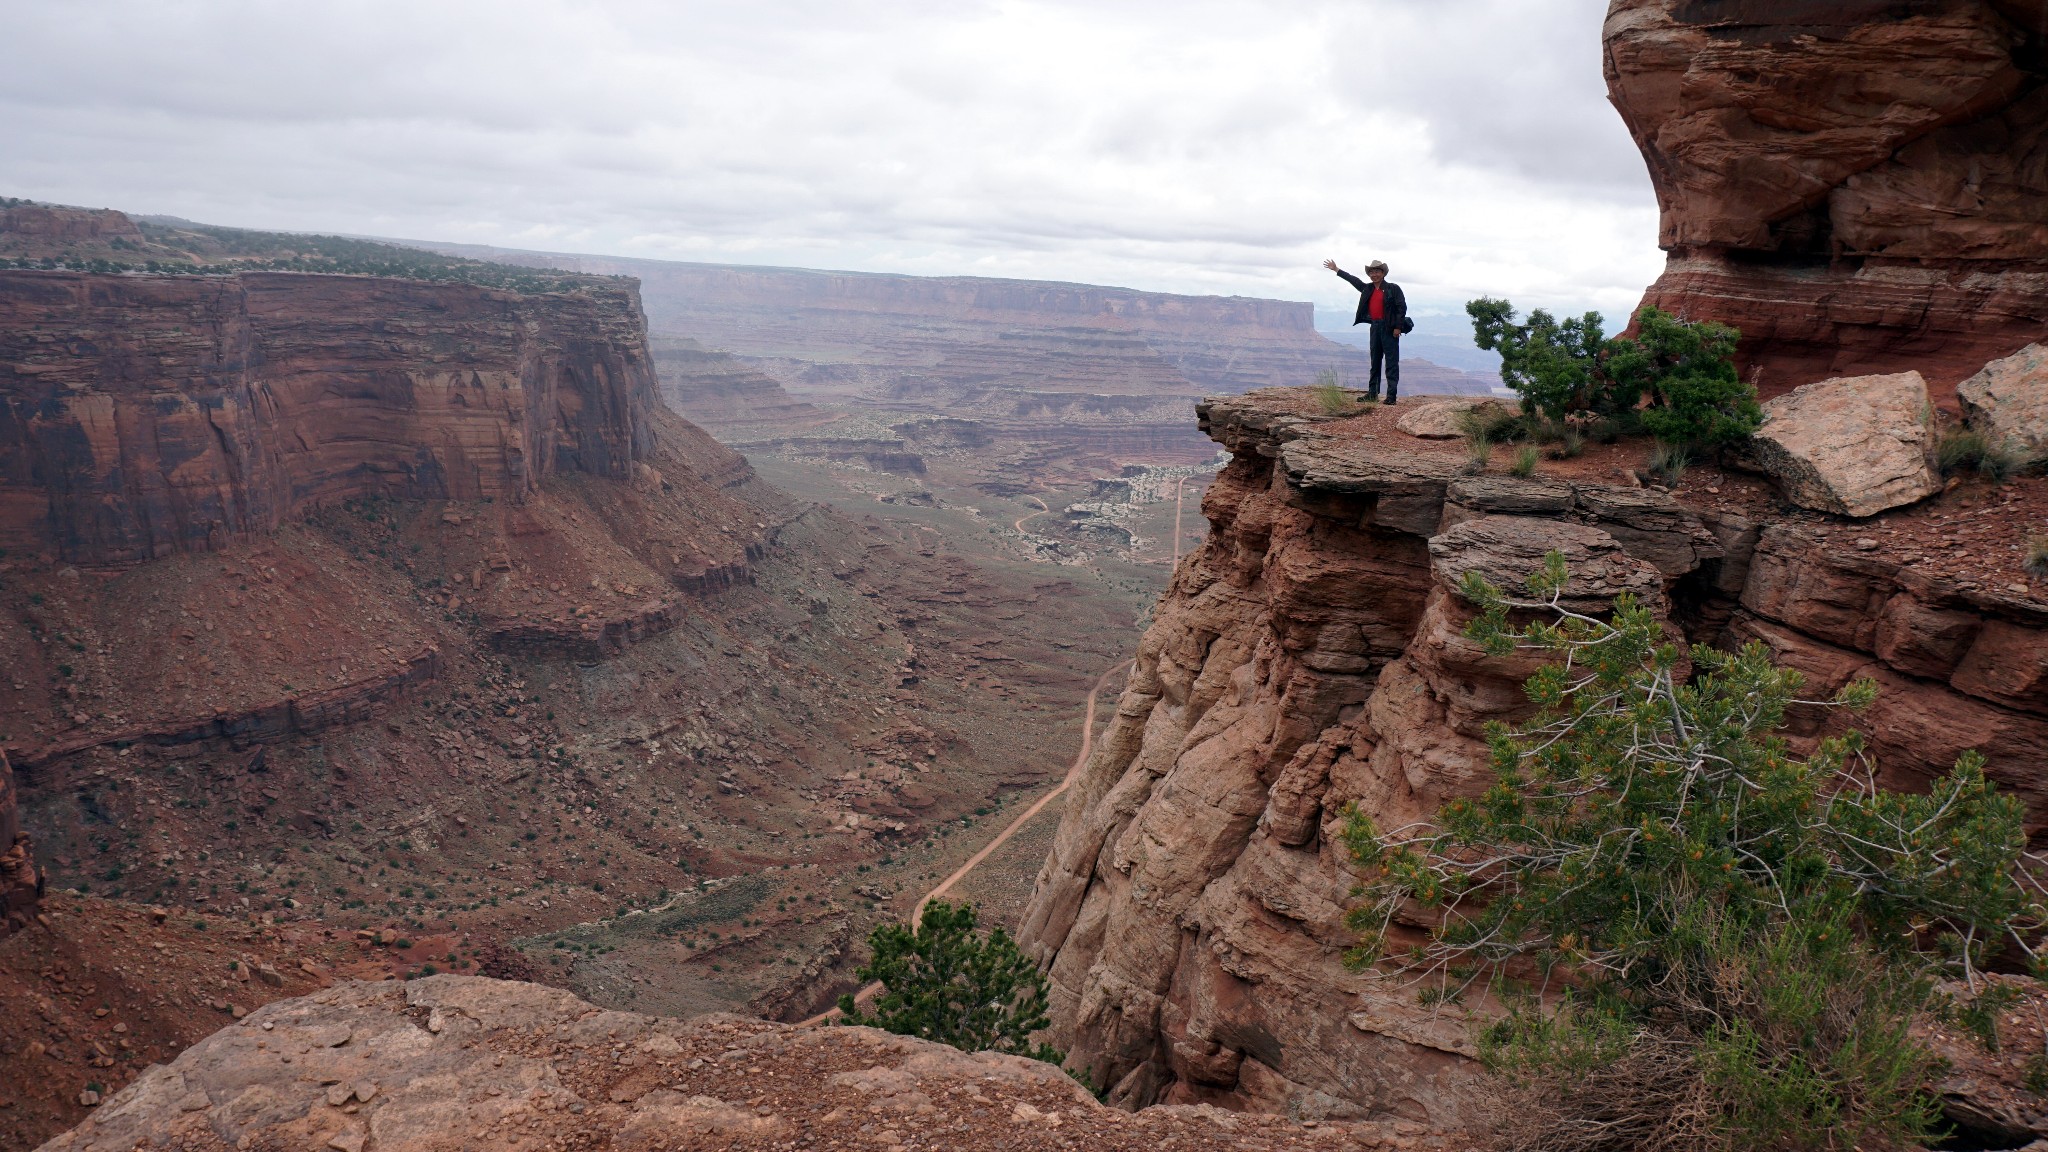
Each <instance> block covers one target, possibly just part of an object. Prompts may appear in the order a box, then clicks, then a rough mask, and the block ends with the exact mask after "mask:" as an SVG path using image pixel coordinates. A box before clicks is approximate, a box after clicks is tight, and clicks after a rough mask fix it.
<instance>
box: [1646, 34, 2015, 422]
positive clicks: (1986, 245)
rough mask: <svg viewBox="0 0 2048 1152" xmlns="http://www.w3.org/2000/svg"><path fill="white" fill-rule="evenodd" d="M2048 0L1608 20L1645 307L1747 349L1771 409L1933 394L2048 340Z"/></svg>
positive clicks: (1750, 369)
mask: <svg viewBox="0 0 2048 1152" xmlns="http://www.w3.org/2000/svg"><path fill="white" fill-rule="evenodd" d="M2044 33H2048V4H2043V3H2042V2H2041V0H1956V2H1953V3H1938V4H1833V5H1826V4H1787V3H1778V2H1775V0H1730V2H1725V3H1714V4H1706V3H1699V2H1696V0H1614V3H1613V4H1612V5H1611V6H1610V8H1609V9H1608V14H1607V22H1606V29H1605V39H1606V73H1607V83H1608V91H1609V94H1610V96H1611V98H1612V100H1613V102H1614V105H1615V107H1616V108H1617V109H1619V110H1620V112H1621V115H1622V118H1623V120H1625V121H1626V122H1627V124H1628V126H1629V130H1630V132H1631V133H1632V134H1633V135H1634V136H1635V139H1636V143H1637V145H1638V146H1639V147H1640V148H1641V149H1642V152H1643V156H1644V159H1645V160H1646V161H1647V162H1648V164H1649V168H1650V176H1651V181H1652V183H1653V184H1654V185H1655V187H1656V190H1657V199H1658V205H1659V208H1660V210H1661V212H1662V224H1661V228H1660V240H1659V242H1660V243H1661V244H1662V246H1663V247H1664V248H1665V249H1666V250H1667V251H1668V252H1669V253H1670V257H1669V264H1668V266H1667V269H1666V271H1665V273H1664V275H1663V276H1662V277H1661V278H1659V279H1658V281H1657V283H1656V284H1655V285H1653V286H1652V287H1651V288H1650V290H1649V292H1648V293H1647V294H1646V295H1645V296H1644V298H1643V302H1644V303H1645V304H1649V305H1655V306H1657V307H1660V308H1663V309H1666V310H1667V311H1673V312H1677V313H1679V314H1681V315H1685V316H1688V317H1692V318H1695V319H1713V320H1720V321H1723V322H1725V323H1728V324H1732V325H1734V326H1736V327H1738V328H1740V329H1741V330H1742V333H1743V343H1742V350H1741V358H1742V360H1743V362H1744V373H1745V375H1746V376H1750V377H1752V378H1753V379H1754V380H1755V381H1756V383H1757V384H1758V387H1759V389H1760V391H1761V392H1762V393H1763V394H1764V395H1765V396H1766V397H1768V396H1774V395H1777V394H1779V393H1781V392H1784V391H1787V390H1789V389H1791V388H1794V387H1797V386H1799V385H1801V384H1806V383H1810V382H1812V381H1814V380H1818V379H1822V378H1825V377H1828V376H1851V375H1860V374H1866V373H1878V372H1896V371H1904V370H1907V369H1917V370H1919V371H1920V372H1921V373H1922V374H1923V375H1924V376H1926V377H1927V378H1928V380H1929V382H1930V383H1932V384H1934V385H1935V386H1936V389H1937V391H1938V392H1948V393H1950V394H1952V389H1953V386H1954V385H1955V383H1956V382H1957V381H1958V380H1960V379H1962V378H1963V377H1965V376H1968V375H1969V374H1970V373H1972V372H1974V371H1976V370H1977V368H1979V367H1980V366H1982V365H1983V364H1984V363H1985V361H1987V360H1990V359H1993V358H1996V357H1999V356H2004V355H2008V354H2010V353H2012V352H2013V351H2015V350H2017V349H2018V348H2020V347H2022V346H2024V345H2026V344H2028V343H2030V342H2032V341H2033V340H2036V339H2038V338H2039V337H2040V334H2041V333H2042V331H2043V330H2044V328H2048V64H2044V56H2043V39H2044Z"/></svg>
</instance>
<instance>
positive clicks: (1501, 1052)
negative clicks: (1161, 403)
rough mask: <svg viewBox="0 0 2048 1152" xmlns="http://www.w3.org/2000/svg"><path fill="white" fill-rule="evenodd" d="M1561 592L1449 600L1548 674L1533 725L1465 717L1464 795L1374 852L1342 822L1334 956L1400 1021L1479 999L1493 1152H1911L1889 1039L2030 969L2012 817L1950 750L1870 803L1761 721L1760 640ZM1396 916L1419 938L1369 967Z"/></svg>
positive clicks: (1553, 559) (1914, 1076)
mask: <svg viewBox="0 0 2048 1152" xmlns="http://www.w3.org/2000/svg"><path fill="white" fill-rule="evenodd" d="M1567 578H1568V573H1567V572H1566V571H1565V565H1564V559H1563V557H1562V556H1561V555H1559V554H1557V553H1552V554H1551V555H1550V556H1549V557H1548V558H1547V559H1546V562H1545V565H1544V567H1543V569H1542V570H1541V571H1539V572H1538V573H1536V574H1535V575H1533V576H1531V577H1530V579H1529V581H1528V595H1527V597H1526V598H1521V599H1511V598H1509V597H1508V596H1507V595H1506V594H1505V593H1503V592H1502V591H1501V590H1499V589H1497V588H1494V587H1493V586H1492V585H1490V584H1488V583H1487V582H1486V581H1485V580H1483V579H1481V578H1479V577H1478V576H1477V575H1476V574H1467V575H1466V577H1465V578H1464V580H1463V581H1462V582H1461V584H1460V594H1461V595H1462V596H1463V597H1464V598H1465V599H1466V600H1468V601H1469V602H1471V604H1472V605H1473V606H1474V607H1475V608H1476V609H1477V611H1478V615H1477V616H1476V618H1475V619H1473V621H1472V622H1471V624H1470V625H1469V626H1468V627H1467V628H1466V630H1465V632H1466V635H1467V636H1468V637H1469V638H1471V639H1473V640H1475V641H1477V642H1479V643H1480V644H1481V645H1483V646H1484V648H1485V649H1486V650H1487V651H1488V652H1489V653H1491V654H1494V655H1496V656H1505V655H1508V654H1509V653H1511V652H1513V651H1514V650H1516V649H1517V648H1522V649H1532V650H1535V651H1538V652H1543V653H1547V654H1549V655H1551V656H1552V657H1554V661H1553V662H1552V663H1551V664H1549V665H1548V666H1546V667H1545V668H1543V669H1542V670H1541V671H1539V672H1537V673H1536V674H1535V675H1534V676H1532V677H1530V679H1529V680H1528V682H1527V685H1526V690H1527V692H1528V695H1529V698H1530V700H1531V701H1532V702H1533V703H1534V704H1535V705H1536V707H1537V712H1536V715H1535V717H1534V719H1533V720H1532V721H1530V722H1529V723H1528V724H1527V725H1526V726H1525V727H1523V728H1521V729H1520V730H1518V731H1516V730H1510V729H1509V728H1507V727H1506V726H1505V725H1501V724H1499V723H1495V724H1492V725H1490V726H1489V728H1488V731H1487V742H1488V747H1489V751H1490V754H1491V759H1492V767H1493V772H1494V781H1493V783H1492V785H1491V786H1490V787H1489V788H1488V789H1487V791H1486V792H1485V793H1484V794H1483V795H1480V796H1478V797H1475V798H1470V799H1460V800H1454V801H1452V802H1450V803H1448V804H1446V805H1445V806H1444V807H1443V808H1442V809H1441V810H1440V811H1439V812H1438V813H1437V814H1436V817H1435V819H1434V820H1433V821H1431V822H1428V823H1425V824H1418V825H1415V826H1411V827H1405V828H1398V829H1393V830H1390V831H1386V832H1382V831H1380V830H1379V829H1377V828H1375V827H1374V826H1373V824H1372V822H1371V821H1370V820H1368V819H1367V818H1366V817H1365V816H1364V815H1362V814H1360V813H1359V812H1357V811H1356V809H1353V810H1352V811H1351V812H1350V813H1349V814H1348V817H1347V822H1346V826H1345V830H1344V840H1345V843H1346V846H1347V848H1348V850H1349V852H1350V854H1351V856H1352V858H1353V859H1354V860H1355V861H1356V862H1357V863H1358V865H1359V866H1360V868H1361V869H1362V871H1363V879H1362V881H1361V883H1360V886H1359V888H1358V890H1357V895H1358V896H1359V897H1361V898H1362V899H1361V901H1360V903H1358V904H1357V905H1356V906H1355V907H1354V909H1353V910H1352V912H1351V914H1350V923H1351V925H1352V926H1353V927H1354V928H1355V929H1357V930H1358V931H1360V932H1361V933H1362V936H1361V940H1360V943H1359V945H1358V947H1357V949H1356V950H1355V951H1354V952H1353V953H1352V955H1351V960H1352V961H1353V962H1354V963H1355V964H1357V965H1359V966H1361V967H1364V968H1368V969H1370V970H1372V971H1373V972H1375V973H1376V974H1377V975H1378V976H1379V977H1380V978H1382V979H1386V980H1388V981H1406V982H1408V983H1409V984H1411V985H1414V986H1419V987H1420V989H1421V990H1422V992H1423V998H1424V999H1425V1000H1426V1001H1442V1000H1446V999H1454V998H1459V997H1462V996H1463V995H1464V994H1465V993H1466V992H1467V991H1469V990H1470V989H1471V988H1473V987H1474V986H1476V985H1484V986H1485V987H1487V988H1488V990H1490V991H1492V992H1493V993H1495V994H1496V995H1497V996H1499V997H1500V998H1501V1000H1502V1002H1504V1003H1505V1004H1506V1005H1507V1008H1506V1011H1505V1013H1504V1014H1503V1015H1502V1016H1501V1017H1500V1018H1499V1019H1498V1020H1497V1022H1496V1023H1494V1024H1493V1025H1491V1026H1490V1027H1489V1028H1488V1029H1487V1030H1486V1032H1485V1033H1484V1035H1483V1037H1482V1045H1481V1051H1482V1054H1483V1056H1484V1058H1485V1059H1486V1061H1487V1063H1488V1065H1489V1066H1490V1067H1492V1068H1493V1069H1495V1070H1496V1071H1498V1072H1500V1073H1502V1074H1503V1075H1505V1076H1506V1077H1507V1078H1508V1079H1509V1082H1510V1083H1511V1084H1512V1085H1514V1086H1515V1094H1514V1095H1513V1097H1512V1098H1513V1099H1515V1100H1518V1101H1521V1102H1523V1103H1524V1104H1526V1107H1523V1108H1519V1110H1518V1111H1517V1113H1516V1114H1514V1115H1513V1116H1511V1117H1510V1124H1509V1131H1508V1132H1507V1136H1508V1143H1509V1144H1510V1145H1512V1146H1514V1147H1517V1148H1522V1149H1532V1150H1533V1149H1542V1150H1544V1152H1566V1150H1571V1152H1584V1150H1593V1149H1600V1150H1606V1149H1614V1150H1617V1152H1618V1150H1620V1149H1624V1148H1626V1149H1688V1150H1691V1149H1701V1150H1705V1149H1717V1150H1725V1149H1822V1148H1827V1149H1846V1148H1850V1147H1854V1146H1860V1147H1864V1148H1879V1147H1901V1146H1915V1142H1919V1141H1924V1140H1925V1139H1926V1138H1927V1137H1928V1136H1929V1134H1930V1133H1931V1131H1932V1129H1933V1128H1934V1126H1935V1125H1936V1123H1937V1114H1936V1104H1935V1102H1934V1100H1933V1098H1932V1097H1931V1095H1930V1094H1929V1092H1928V1084H1929V1082H1930V1077H1931V1076H1932V1074H1933V1072H1934V1069H1935V1067H1936V1060H1935V1058H1934V1056H1933V1055H1932V1054H1931V1053H1930V1052H1929V1051H1928V1050H1927V1049H1926V1048H1925V1047H1924V1046H1923V1045H1922V1044H1921V1042H1920V1041H1919V1040H1917V1039H1916V1038H1915V1037H1914V1035H1913V1033H1912V1026H1913V1025H1914V1023H1915V1021H1916V1020H1919V1019H1921V1018H1923V1017H1924V1015H1925V1014H1926V1013H1929V1012H1934V1011H1940V1010H1942V1009H1943V1007H1944V1002H1943V1000H1942V997H1941V995H1940V993H1939V992H1938V991H1937V986H1938V983H1939V982H1940V981H1942V980H1946V979H1955V980H1959V981H1961V982H1963V983H1965V984H1966V985H1968V986H1969V987H1971V988H1972V989H1973V990H1974V989H1977V988H1980V987H1982V985H1983V983H1984V981H1983V978H1982V974H1983V971H1984V964H1985V962H1986V961H1987V960H1988V959H1989V958H1990V956H1991V955H1992V953H1994V952H1996V951H1997V950H1999V949H2000V948H2004V947H2010V948H2012V949H2013V950H2014V951H2015V953H2016V954H2018V955H2022V956H2028V957H2035V952H2034V946H2033V945H2032V944H2030V942H2029V941H2030V940H2034V939H2038V936H2037V933H2038V930H2039V929H2040V927H2041V926H2042V924H2043V920H2044V909H2043V906H2042V903H2041V901H2040V889H2039V886H2038V885H2037V884H2035V883H2034V882H2033V881H2032V880H2031V879H2030V878H2029V873H2027V872H2025V871H2023V870H2022V869H2021V868H2020V867H2019V865H2020V863H2021V860H2022V853H2023V850H2024V847H2025V843H2026V841H2025V830H2024V826H2023V819H2024V808H2023V805H2022V804H2021V803H2020V802H2019V800H2018V799H2017V798H2015V797H2012V796H2008V795H2005V794H2002V793H1999V792H1998V791H1996V790H1995V789H1994V788H1993V787H1992V785H1991V784H1990V783H1989V782H1988V781H1987V780H1986V779H1985V775H1984V764H1983V760H1982V758H1981V757H1980V756H1978V755H1977V754H1976V753H1974V752H1969V753H1965V754H1964V755H1963V756H1962V757H1961V758H1959V759H1958V761H1957V762H1956V765H1955V768H1954V770H1953V771H1952V772H1950V773H1949V774H1948V775H1946V776H1943V777H1941V778H1940V779H1938V780H1935V781H1934V782H1933V784H1932V787H1931V788H1930V789H1929V791H1928V792H1926V793H1925V794H1907V793H1900V792H1893V791H1889V790H1887V789H1884V788H1882V787H1880V786H1878V784H1877V782H1876V779H1875V770H1874V768H1873V767H1872V766H1871V765H1870V764H1869V763H1868V762H1867V760H1866V759H1865V757H1864V755H1863V751H1864V745H1863V740H1862V737H1861V735H1860V734H1858V733H1856V732H1853V731H1852V732H1849V733H1846V734H1844V735H1841V736H1834V737H1829V738H1825V739H1822V740H1820V741H1819V742H1818V743H1817V744H1816V745H1815V746H1814V747H1813V750H1812V751H1811V752H1810V753H1809V754H1808V755H1805V756H1800V755H1797V754H1795V753H1794V752H1793V750H1792V748H1791V747H1790V746H1789V745H1788V744H1787V742H1786V741H1785V739H1784V738H1783V737H1782V736H1780V735H1779V734H1778V730H1779V729H1780V728H1781V727H1783V725H1784V722H1785V711H1786V709H1787V707H1788V706H1790V705H1791V704H1793V703H1794V702H1795V701H1797V700H1798V696H1799V691H1800V688H1801V687H1802V684H1803V681H1802V678H1801V676H1800V674H1799V673H1798V672H1796V671H1794V670H1791V669H1786V668H1779V667H1777V666H1775V665H1773V664H1772V662H1771V658H1770V653H1769V651H1768V649H1766V648H1765V647H1764V646H1763V645H1761V644H1754V643H1753V644H1751V645H1749V646H1747V647H1745V648H1743V649H1742V650H1741V651H1739V652H1736V653H1732V654H1730V653H1722V652H1718V651H1714V650H1712V649H1708V648H1703V647H1699V648H1693V649H1691V650H1690V652H1689V653H1681V652H1680V650H1679V649H1678V647H1677V645H1676V644H1674V643H1672V642H1671V641H1670V640H1669V639H1668V638H1667V637H1666V634H1665V632H1664V629H1663V627H1662V625H1661V624H1660V623H1659V622H1658V620H1657V618H1656V616H1655V615H1654V614H1653V613H1652V612H1651V611H1650V610H1649V609H1648V608H1646V607H1644V606H1643V605H1641V604H1640V603H1637V602H1636V601H1635V600H1634V599H1633V598H1632V597H1630V596H1627V595H1624V596H1621V597H1619V598H1618V599H1617V600H1616V602H1615V605H1614V610H1613V613H1612V616H1611V618H1610V619H1608V620H1601V619H1598V618H1595V617H1591V616H1587V615H1584V614H1580V613H1576V612H1572V611H1569V610H1567V609H1566V608H1565V607H1564V606H1563V605H1562V603H1561V597H1560V594H1561V592H1562V590H1563V588H1564V587H1565V583H1566V580H1567ZM1532 616H1533V617H1535V618H1536V619H1537V620H1538V622H1537V623H1533V624H1528V625H1526V626H1520V625H1516V624H1515V623H1513V621H1516V620H1524V619H1529V618H1531V617H1532ZM1688 665H1689V667H1688ZM1875 694H1876V685H1875V684H1874V682H1872V681H1869V680H1859V681H1857V682H1855V683H1853V684H1850V685H1849V686H1847V687H1846V688H1844V689H1843V690H1842V692H1841V693H1840V694H1838V695H1837V696H1836V697H1835V699H1834V701H1833V704H1834V705H1836V706H1840V707H1847V708H1852V709H1854V708H1861V707H1863V706H1865V705H1867V704H1868V703H1869V702H1870V701H1871V700H1872V699H1873V698H1874V697H1875ZM1805 703H1810V702H1805ZM1397 917H1399V918H1400V919H1401V920H1402V921H1403V922H1405V923H1409V924H1416V923H1421V924H1433V925H1434V927H1433V928H1431V929H1429V930H1428V932H1427V935H1426V937H1425V938H1424V939H1422V940H1421V941H1420V942H1419V943H1415V944H1412V945H1409V946H1407V947H1404V948H1400V949H1393V948H1390V947H1389V939H1390V929H1391V928H1392V927H1393V925H1394V924H1395V922H1396V919H1397ZM2034 962H2035V967H2036V971H2037V975H2038V974H2039V971H2040V968H2041V964H2040V960H2039V958H2038V957H2036V958H2035V961H2034Z"/></svg>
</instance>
